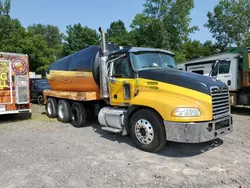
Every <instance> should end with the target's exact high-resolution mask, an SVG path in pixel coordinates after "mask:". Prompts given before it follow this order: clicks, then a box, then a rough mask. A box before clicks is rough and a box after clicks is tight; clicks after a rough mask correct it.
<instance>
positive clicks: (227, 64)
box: [209, 56, 243, 91]
mask: <svg viewBox="0 0 250 188" xmlns="http://www.w3.org/2000/svg"><path fill="white" fill-rule="evenodd" d="M242 66H243V65H242V57H240V56H235V57H231V58H226V59H218V60H217V61H216V62H215V64H214V65H213V68H212V70H211V72H210V74H209V76H211V77H213V78H215V79H217V80H221V81H222V82H224V83H225V84H227V86H228V88H229V91H238V90H239V89H241V88H242V78H243V74H242V73H243V71H242V70H243V67H242Z"/></svg>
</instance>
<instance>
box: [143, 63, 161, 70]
mask: <svg viewBox="0 0 250 188" xmlns="http://www.w3.org/2000/svg"><path fill="white" fill-rule="evenodd" d="M148 67H156V68H158V69H160V68H161V67H159V65H158V64H156V63H153V64H152V65H147V66H143V67H142V68H148Z"/></svg>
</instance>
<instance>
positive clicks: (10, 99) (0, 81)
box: [0, 52, 31, 115]
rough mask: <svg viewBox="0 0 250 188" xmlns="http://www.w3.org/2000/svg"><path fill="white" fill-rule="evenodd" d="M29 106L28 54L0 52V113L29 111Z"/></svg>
mask: <svg viewBox="0 0 250 188" xmlns="http://www.w3.org/2000/svg"><path fill="white" fill-rule="evenodd" d="M30 107H31V106H30V97H29V60H28V55H26V54H17V53H6V52H0V114H1V115H2V114H18V113H30V112H31V108H30Z"/></svg>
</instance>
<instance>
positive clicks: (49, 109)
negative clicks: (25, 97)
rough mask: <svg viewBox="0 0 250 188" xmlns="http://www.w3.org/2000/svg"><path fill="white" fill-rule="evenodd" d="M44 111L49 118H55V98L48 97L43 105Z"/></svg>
mask: <svg viewBox="0 0 250 188" xmlns="http://www.w3.org/2000/svg"><path fill="white" fill-rule="evenodd" d="M45 111H46V114H47V116H48V117H49V118H56V117H57V101H56V99H55V98H51V97H49V98H48V99H47V103H46V105H45Z"/></svg>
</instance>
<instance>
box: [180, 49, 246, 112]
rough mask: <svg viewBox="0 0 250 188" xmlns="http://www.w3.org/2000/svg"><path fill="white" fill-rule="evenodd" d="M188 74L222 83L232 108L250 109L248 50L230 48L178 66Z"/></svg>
mask: <svg viewBox="0 0 250 188" xmlns="http://www.w3.org/2000/svg"><path fill="white" fill-rule="evenodd" d="M178 68H179V69H182V70H184V71H188V72H195V73H198V74H203V75H206V74H207V75H208V76H210V77H213V78H214V79H217V80H220V81H222V82H224V83H225V84H226V85H227V86H228V88H229V93H230V105H231V106H232V107H239V108H250V49H249V48H245V47H232V48H229V49H228V50H227V51H225V52H223V53H219V54H214V55H211V56H208V57H202V58H198V59H194V60H190V61H187V62H185V63H182V64H179V65H178Z"/></svg>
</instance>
